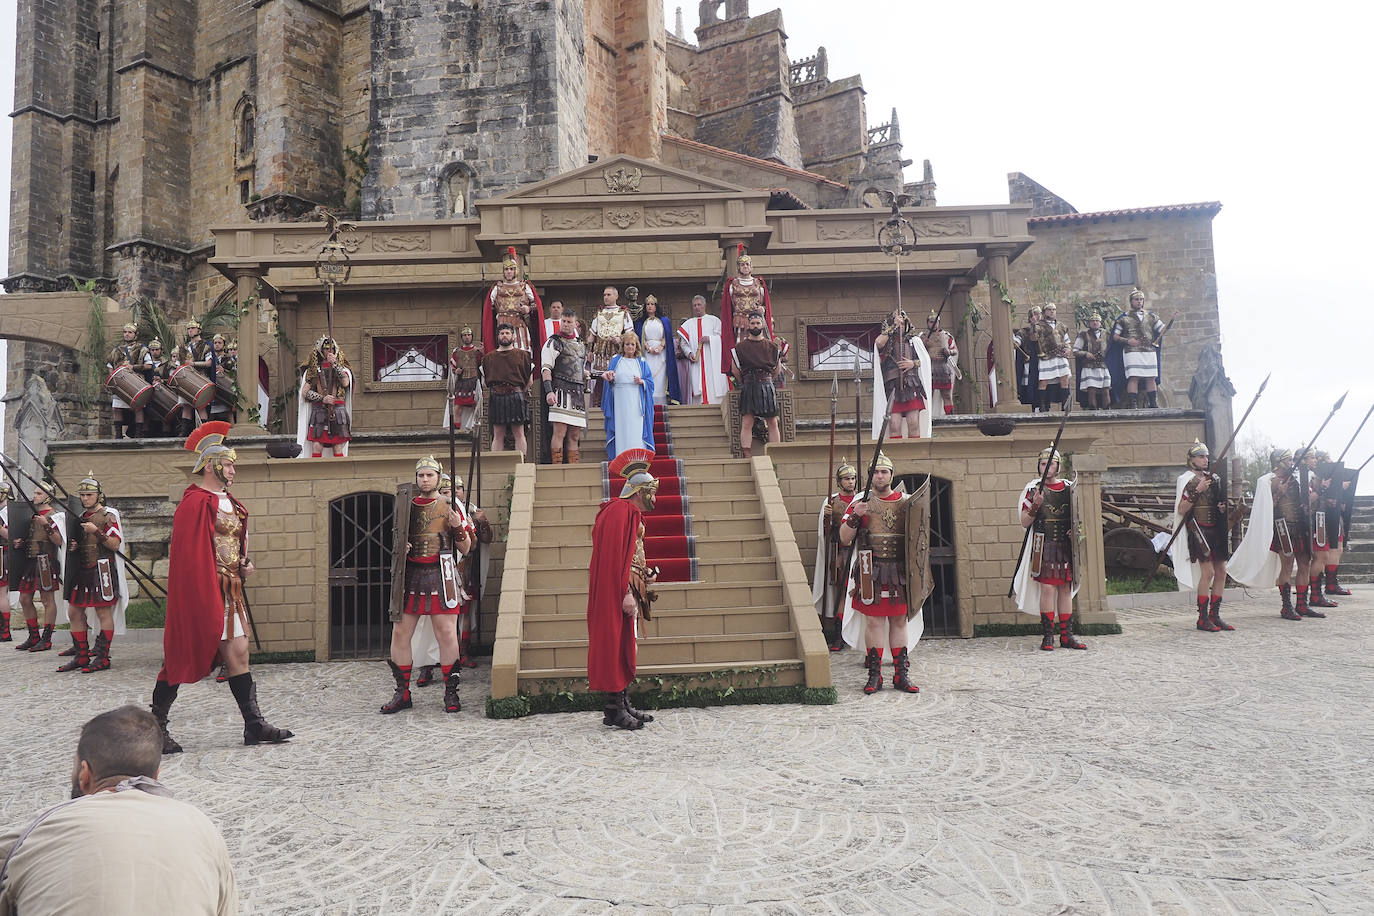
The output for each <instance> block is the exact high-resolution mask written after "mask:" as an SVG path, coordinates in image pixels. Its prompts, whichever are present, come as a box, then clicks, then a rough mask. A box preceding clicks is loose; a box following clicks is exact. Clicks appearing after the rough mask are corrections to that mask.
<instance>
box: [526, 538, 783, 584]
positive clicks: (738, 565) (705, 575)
mask: <svg viewBox="0 0 1374 916" xmlns="http://www.w3.org/2000/svg"><path fill="white" fill-rule="evenodd" d="M532 559H534V560H537V561H540V560H544V559H546V558H545V557H543V556H541V555H539V554H535V555H534V556H533V557H532ZM776 573H777V561H776V560H775V559H774V557H773V552H772V545H771V544H770V545H769V550H768V553H767V554H766V555H765V556H754V557H726V558H720V557H717V558H714V559H706V558H703V557H700V556H698V558H697V577H698V579H699V580H700V581H701V582H714V583H727V582H753V581H757V580H759V579H763V578H767V577H769V576H772V575H775V574H776ZM587 578H588V573H587V570H586V568H585V567H576V568H572V569H570V568H568V567H567V566H562V565H554V564H546V563H540V562H535V563H531V564H530V566H529V579H528V582H529V586H528V587H529V588H532V589H536V588H555V587H558V586H562V587H564V588H568V589H572V590H573V591H580V592H581V593H582V594H583V595H585V594H586V593H587ZM688 584H697V583H688Z"/></svg>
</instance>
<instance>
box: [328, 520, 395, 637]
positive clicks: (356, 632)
mask: <svg viewBox="0 0 1374 916" xmlns="http://www.w3.org/2000/svg"><path fill="white" fill-rule="evenodd" d="M395 509H396V497H395V495H394V494H391V493H352V494H350V495H348V496H343V497H340V498H339V499H336V500H334V501H332V502H331V503H330V504H329V656H330V658H382V657H384V656H386V655H387V654H388V651H389V649H390V646H391V621H390V619H389V616H388V613H387V611H388V606H389V604H390V602H391V541H392V528H393V527H394V524H395V523H394V517H395Z"/></svg>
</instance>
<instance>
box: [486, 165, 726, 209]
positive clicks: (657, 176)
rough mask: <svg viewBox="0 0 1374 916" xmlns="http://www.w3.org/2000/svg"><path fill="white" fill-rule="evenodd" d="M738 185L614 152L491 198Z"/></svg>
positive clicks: (706, 190)
mask: <svg viewBox="0 0 1374 916" xmlns="http://www.w3.org/2000/svg"><path fill="white" fill-rule="evenodd" d="M741 193H746V191H745V189H744V188H741V187H739V186H738V185H733V184H727V183H726V182H723V181H720V180H719V179H716V178H710V177H707V176H706V175H698V174H696V173H693V172H686V171H683V170H682V169H675V168H671V167H670V166H666V165H664V164H663V163H661V162H651V161H650V160H648V159H637V158H635V157H634V156H626V155H616V156H609V157H607V158H605V159H600V160H598V161H596V162H593V163H590V164H588V165H584V166H582V167H581V168H578V169H573V170H572V171H571V172H564V173H562V174H561V175H555V176H553V177H552V178H546V179H544V180H543V181H537V182H535V183H534V184H529V185H525V186H524V187H522V188H518V189H516V190H514V191H512V192H511V193H509V194H507V195H505V196H503V197H497V198H493V199H492V202H493V203H507V204H511V203H516V202H518V201H527V200H541V201H542V200H548V199H550V198H572V197H578V198H586V197H610V198H621V199H624V198H627V197H634V196H636V195H639V196H643V195H658V194H684V195H701V194H741Z"/></svg>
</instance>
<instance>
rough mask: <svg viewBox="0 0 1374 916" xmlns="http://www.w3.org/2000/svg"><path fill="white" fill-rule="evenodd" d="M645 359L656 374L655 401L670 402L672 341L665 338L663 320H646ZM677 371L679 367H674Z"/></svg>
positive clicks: (659, 402)
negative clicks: (669, 350) (670, 350)
mask: <svg viewBox="0 0 1374 916" xmlns="http://www.w3.org/2000/svg"><path fill="white" fill-rule="evenodd" d="M641 342H642V343H643V344H644V361H645V362H647V363H648V364H649V371H650V372H652V373H653V375H654V403H655V404H667V403H668V347H670V346H671V345H672V341H670V340H667V339H665V338H664V335H663V322H662V321H659V320H658V319H657V318H651V319H649V320H647V321H645V322H644V340H643V341H641ZM673 369H674V371H676V369H677V367H676V366H674V367H673Z"/></svg>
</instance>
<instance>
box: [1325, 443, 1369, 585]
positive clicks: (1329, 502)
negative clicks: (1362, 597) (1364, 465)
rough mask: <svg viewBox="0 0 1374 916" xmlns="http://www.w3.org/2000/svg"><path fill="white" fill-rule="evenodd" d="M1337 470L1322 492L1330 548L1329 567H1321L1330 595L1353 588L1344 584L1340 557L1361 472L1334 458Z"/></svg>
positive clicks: (1342, 552)
mask: <svg viewBox="0 0 1374 916" xmlns="http://www.w3.org/2000/svg"><path fill="white" fill-rule="evenodd" d="M1334 464H1335V470H1334V473H1333V476H1332V480H1331V486H1330V487H1328V488H1327V491H1326V492H1325V493H1324V494H1323V495H1322V508H1323V510H1324V511H1325V512H1326V525H1327V545H1328V548H1329V552H1328V554H1327V559H1326V569H1324V570H1323V571H1322V576H1323V579H1324V580H1325V587H1324V588H1323V592H1324V593H1325V594H1327V595H1348V594H1350V589H1348V588H1345V587H1343V586H1342V585H1341V583H1340V580H1339V579H1338V578H1337V574H1338V573H1339V571H1340V568H1341V557H1342V555H1344V553H1345V542H1346V538H1347V537H1349V535H1350V521H1351V516H1352V514H1353V513H1354V511H1355V490H1356V484H1357V483H1358V481H1359V477H1360V472H1359V471H1358V470H1351V469H1350V468H1347V467H1345V465H1344V464H1343V463H1341V462H1339V461H1337V462H1334Z"/></svg>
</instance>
